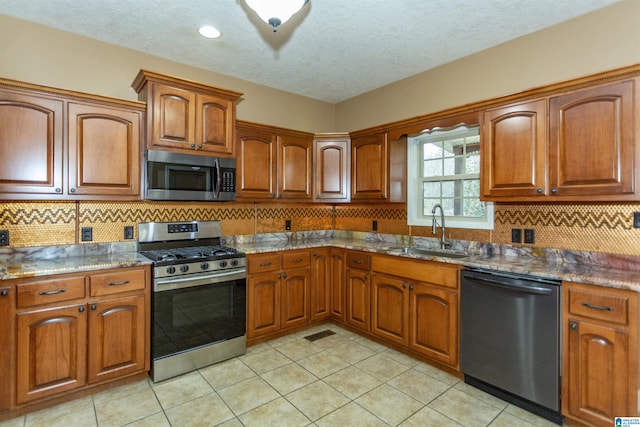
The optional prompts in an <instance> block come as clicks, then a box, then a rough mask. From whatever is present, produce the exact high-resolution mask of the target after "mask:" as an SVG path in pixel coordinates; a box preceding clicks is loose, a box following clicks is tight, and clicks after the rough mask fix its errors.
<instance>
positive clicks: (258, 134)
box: [236, 122, 313, 201]
mask: <svg viewBox="0 0 640 427" xmlns="http://www.w3.org/2000/svg"><path fill="white" fill-rule="evenodd" d="M236 168H237V171H236V188H237V191H236V196H237V198H238V199H282V200H288V199H293V200H309V201H311V199H312V193H311V191H312V169H313V135H312V134H309V133H305V132H297V131H292V130H288V129H281V128H276V127H272V126H265V125H260V124H255V123H247V122H238V123H237V127H236Z"/></svg>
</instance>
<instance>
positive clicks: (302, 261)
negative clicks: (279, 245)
mask: <svg viewBox="0 0 640 427" xmlns="http://www.w3.org/2000/svg"><path fill="white" fill-rule="evenodd" d="M310 265H311V258H310V257H309V251H300V252H286V253H284V254H282V268H283V269H285V270H287V269H290V268H299V267H309V266H310Z"/></svg>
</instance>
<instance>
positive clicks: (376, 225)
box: [371, 219, 378, 231]
mask: <svg viewBox="0 0 640 427" xmlns="http://www.w3.org/2000/svg"><path fill="white" fill-rule="evenodd" d="M371 228H372V229H373V231H378V221H376V220H375V219H374V220H373V221H372V223H371Z"/></svg>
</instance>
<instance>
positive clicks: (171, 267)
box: [167, 265, 176, 274]
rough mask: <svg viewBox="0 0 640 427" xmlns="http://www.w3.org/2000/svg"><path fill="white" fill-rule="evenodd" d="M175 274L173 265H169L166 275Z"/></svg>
mask: <svg viewBox="0 0 640 427" xmlns="http://www.w3.org/2000/svg"><path fill="white" fill-rule="evenodd" d="M175 272H176V268H175V267H174V266H173V265H170V266H169V267H167V273H169V274H173V273H175Z"/></svg>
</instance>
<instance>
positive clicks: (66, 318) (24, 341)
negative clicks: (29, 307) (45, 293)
mask: <svg viewBox="0 0 640 427" xmlns="http://www.w3.org/2000/svg"><path fill="white" fill-rule="evenodd" d="M16 328H17V340H18V341H17V346H16V365H17V366H16V369H17V372H16V403H18V404H20V403H25V402H28V401H31V400H35V399H39V398H42V397H45V396H51V395H54V394H57V393H60V392H63V391H68V390H72V389H75V388H78V387H81V386H83V385H85V383H86V358H87V353H86V352H87V318H86V310H85V305H84V304H83V305H75V306H69V307H63V308H57V309H52V310H42V311H33V312H26V313H18V315H17V319H16Z"/></svg>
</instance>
